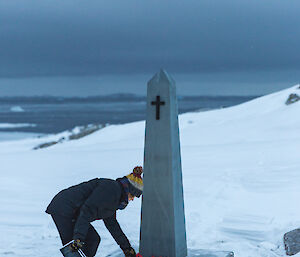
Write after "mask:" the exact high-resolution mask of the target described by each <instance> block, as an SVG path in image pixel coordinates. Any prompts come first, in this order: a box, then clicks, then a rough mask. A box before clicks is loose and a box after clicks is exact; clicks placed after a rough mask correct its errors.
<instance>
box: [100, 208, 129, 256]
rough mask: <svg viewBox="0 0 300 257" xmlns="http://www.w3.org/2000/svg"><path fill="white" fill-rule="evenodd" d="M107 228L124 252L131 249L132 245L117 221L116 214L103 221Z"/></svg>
mask: <svg viewBox="0 0 300 257" xmlns="http://www.w3.org/2000/svg"><path fill="white" fill-rule="evenodd" d="M103 221H104V224H105V227H106V228H107V229H108V231H109V232H110V234H111V235H112V237H113V238H114V239H115V241H116V243H117V244H118V245H119V246H120V248H121V249H122V250H123V251H124V250H126V249H129V248H131V245H130V243H129V241H128V239H127V237H126V236H125V234H124V233H123V231H122V229H121V227H120V225H119V223H118V221H117V219H116V213H115V214H114V215H112V216H110V217H108V218H105V219H103Z"/></svg>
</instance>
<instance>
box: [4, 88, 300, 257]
mask: <svg viewBox="0 0 300 257" xmlns="http://www.w3.org/2000/svg"><path fill="white" fill-rule="evenodd" d="M291 93H298V94H300V89H298V86H297V87H296V86H295V87H292V88H289V89H286V90H283V91H280V92H277V93H274V94H271V95H268V96H264V97H261V98H258V99H255V100H253V101H250V102H247V103H244V104H241V105H238V106H235V107H231V108H226V109H221V110H214V111H207V112H199V113H188V114H184V115H181V116H180V133H181V147H182V164H183V183H184V197H185V213H186V227H187V239H188V248H189V249H216V250H233V251H234V252H235V256H238V257H255V256H261V257H273V256H285V253H284V247H283V243H282V237H283V234H284V233H285V232H287V231H289V230H291V229H294V228H298V227H300V215H299V213H300V206H299V199H300V186H299V185H300V151H299V148H300V133H299V131H300V115H299V114H300V101H299V102H296V103H294V104H291V105H288V106H287V105H285V101H286V99H287V98H288V96H289V94H291ZM144 129H145V123H144V122H135V123H130V124H125V125H114V126H109V127H106V128H104V129H101V130H99V131H97V132H95V133H94V134H92V135H90V136H87V137H84V138H82V139H80V140H74V141H69V142H64V143H62V144H57V145H55V146H52V147H49V148H46V149H41V150H32V148H33V147H34V146H36V145H38V144H39V143H41V142H42V141H44V139H41V138H33V139H24V140H18V141H7V142H1V143H0V165H1V166H0V167H1V172H0V196H1V197H0V231H1V244H0V256H8V257H9V256H12V257H14V256H18V257H29V256H30V257H34V256H36V257H50V256H51V257H55V256H57V257H58V256H60V253H59V251H58V249H59V247H60V240H59V238H58V233H57V231H56V229H55V226H54V224H53V223H52V221H51V219H50V217H49V216H48V215H47V214H45V213H44V210H45V208H46V206H47V204H48V203H49V201H50V200H51V199H52V197H53V196H54V195H55V194H56V193H57V192H58V191H60V190H61V189H63V188H65V187H68V186H71V185H74V184H76V183H79V182H82V181H84V180H88V179H91V178H94V177H110V178H117V177H120V176H123V175H126V174H128V173H129V172H130V171H131V169H132V168H133V167H134V166H135V165H140V164H142V163H143V146H144ZM117 216H118V220H119V222H120V224H121V226H122V228H123V230H124V232H125V233H126V235H127V236H128V238H129V239H130V241H131V242H132V244H133V246H134V247H135V248H136V249H138V241H139V225H140V200H139V199H138V200H135V201H134V202H133V203H130V205H129V206H128V207H127V208H126V209H125V210H124V211H119V212H118V215H117ZM94 225H95V227H96V229H97V230H98V231H99V234H100V235H101V237H102V242H101V244H100V249H99V250H98V254H97V256H106V255H108V254H109V253H114V252H120V250H119V249H118V246H117V245H116V244H115V242H114V240H113V239H112V237H111V236H110V235H109V233H108V232H107V231H106V229H105V228H104V226H103V224H102V222H101V221H98V222H95V223H94ZM296 256H300V254H298V255H296Z"/></svg>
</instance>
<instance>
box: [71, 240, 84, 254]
mask: <svg viewBox="0 0 300 257" xmlns="http://www.w3.org/2000/svg"><path fill="white" fill-rule="evenodd" d="M83 245H84V242H82V241H80V239H75V240H74V242H73V243H72V244H70V247H71V250H72V251H73V252H76V251H78V250H79V249H80V248H82V247H83Z"/></svg>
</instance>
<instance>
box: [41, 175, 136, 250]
mask: <svg viewBox="0 0 300 257" xmlns="http://www.w3.org/2000/svg"><path fill="white" fill-rule="evenodd" d="M124 194H125V191H124V190H123V187H122V185H121V184H120V183H119V182H117V181H115V180H112V179H103V178H101V179H97V178H96V179H92V180H90V181H87V182H83V183H81V184H79V185H76V186H72V187H70V188H67V189H64V190H62V191H61V192H59V193H58V194H57V195H56V196H55V197H54V198H53V199H52V201H51V203H50V204H49V206H48V207H47V210H46V212H47V213H49V214H59V215H63V216H66V217H70V218H73V219H76V223H75V226H74V235H73V238H74V239H77V238H79V239H81V240H83V241H84V239H85V237H86V235H87V231H88V228H89V225H90V222H92V221H95V220H100V219H102V220H103V221H104V224H105V226H106V228H107V229H108V230H109V232H110V233H111V235H112V237H113V238H114V239H115V241H116V242H117V244H118V245H119V246H120V247H121V248H122V249H126V248H129V247H130V243H129V241H128V239H127V237H126V236H125V234H124V233H123V231H122V229H121V227H120V225H119V223H118V221H117V219H116V210H117V209H118V207H119V205H120V201H121V199H122V198H123V197H124Z"/></svg>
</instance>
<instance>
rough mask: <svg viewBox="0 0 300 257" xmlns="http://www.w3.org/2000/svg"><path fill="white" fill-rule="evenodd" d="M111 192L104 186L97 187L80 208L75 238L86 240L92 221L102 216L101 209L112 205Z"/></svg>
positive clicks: (75, 227)
mask: <svg viewBox="0 0 300 257" xmlns="http://www.w3.org/2000/svg"><path fill="white" fill-rule="evenodd" d="M110 193H111V192H109V190H107V189H105V188H103V187H100V186H98V187H96V188H95V189H94V191H93V192H92V194H91V195H90V196H89V197H88V198H87V200H86V201H85V202H84V204H83V205H82V207H81V208H80V213H79V216H78V218H77V220H76V223H75V226H74V233H73V239H74V240H76V239H80V240H81V241H84V240H85V238H86V235H87V232H88V229H89V225H90V223H91V222H92V221H94V220H96V219H98V217H99V216H101V213H100V211H101V209H102V208H105V207H106V206H109V205H110V202H109V201H110V200H111V195H110Z"/></svg>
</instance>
